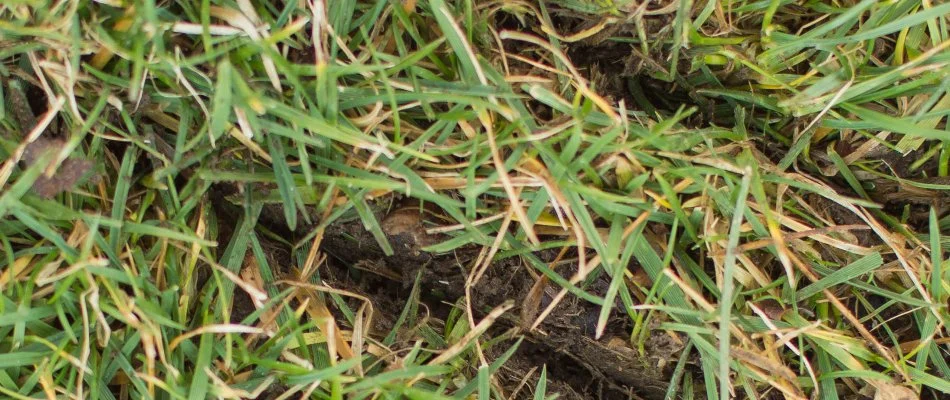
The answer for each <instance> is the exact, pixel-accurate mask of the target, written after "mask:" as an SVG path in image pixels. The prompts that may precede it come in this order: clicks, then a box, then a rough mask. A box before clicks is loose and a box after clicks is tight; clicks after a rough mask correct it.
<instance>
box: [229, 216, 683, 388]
mask: <svg viewBox="0 0 950 400" xmlns="http://www.w3.org/2000/svg"><path fill="white" fill-rule="evenodd" d="M224 208H225V209H230V210H231V211H230V212H227V213H226V214H231V213H233V212H235V211H237V210H235V207H234V206H233V205H232V206H225V207H224ZM376 213H377V219H378V220H379V221H381V226H382V227H383V229H384V231H385V233H386V237H387V239H388V240H389V242H390V244H391V245H392V247H393V249H394V254H393V255H391V256H386V255H385V254H384V252H383V250H382V249H381V248H380V246H379V245H378V244H377V242H376V240H375V239H374V237H373V235H372V234H371V233H370V232H368V231H367V230H366V229H365V228H364V226H363V224H362V222H361V221H359V220H358V219H355V220H349V221H343V222H338V223H335V224H332V225H330V226H329V227H328V228H327V229H326V231H325V237H324V239H323V241H322V245H321V251H323V252H324V253H325V254H326V255H327V256H328V258H327V262H326V263H325V264H324V265H321V266H320V271H319V273H320V276H321V279H322V280H323V281H324V282H325V283H326V284H328V285H330V286H332V287H335V288H338V289H344V290H348V291H352V292H356V293H359V294H361V295H364V296H366V297H368V298H369V299H370V300H372V302H373V305H374V307H375V309H376V312H375V313H374V317H373V318H374V321H375V323H374V327H373V328H374V329H375V331H374V332H370V335H371V336H374V337H383V336H385V335H387V334H388V333H389V332H390V331H391V330H392V328H393V326H394V323H395V320H396V318H397V317H398V316H399V315H400V313H401V312H402V311H403V309H404V308H405V307H406V305H407V302H408V301H410V300H409V299H410V297H411V296H410V292H411V291H412V289H413V285H414V284H416V282H417V280H418V285H420V286H419V301H420V305H421V306H422V307H420V309H422V310H425V313H427V314H428V318H427V319H426V323H428V324H430V326H435V327H437V329H440V328H439V327H442V326H444V324H445V321H446V320H447V319H448V318H449V315H450V313H451V311H452V309H453V308H455V307H459V305H460V304H462V303H461V302H460V299H462V298H463V297H464V296H465V292H464V287H465V281H466V277H467V276H468V274H469V270H470V268H471V265H472V264H473V263H474V261H475V259H476V257H477V255H478V251H479V250H480V249H479V248H475V247H466V248H461V249H458V250H456V251H454V252H452V253H448V254H434V253H428V252H426V251H422V250H421V247H422V246H425V245H429V244H433V243H436V242H437V241H439V240H443V239H445V238H443V237H438V236H433V235H428V234H426V233H425V229H424V227H425V225H427V224H428V222H427V221H426V220H427V219H429V220H431V219H432V217H431V215H429V214H427V213H425V212H424V211H420V210H419V207H418V206H403V207H400V206H399V205H398V204H397V205H396V206H394V207H380V208H379V209H378V210H377V211H376ZM221 217H222V218H231V216H229V215H222V216H221ZM282 219H283V216H282V214H281V213H276V212H266V210H265V212H262V214H261V217H260V221H259V224H260V225H262V226H264V227H266V228H267V229H271V230H275V231H284V230H286V227H285V225H284V224H283V222H282ZM307 229H308V227H299V228H298V230H297V232H290V234H291V236H287V237H288V238H290V237H292V236H295V235H302V234H304V233H305V232H306V231H307ZM258 237H259V239H261V240H262V241H265V243H264V245H265V246H266V247H271V248H273V249H274V250H278V252H279V253H282V254H281V255H280V257H281V258H284V257H287V258H288V260H287V261H288V262H284V263H280V264H282V265H291V263H290V262H289V261H290V260H289V252H287V251H284V250H285V249H279V248H280V247H285V246H281V245H279V244H276V243H274V242H272V241H268V240H267V239H266V238H264V237H263V235H259V236H258ZM536 255H537V256H538V257H539V258H541V259H542V260H545V261H552V260H554V258H555V257H556V255H557V254H556V252H552V251H545V252H538V253H536ZM572 268H574V266H572V265H562V266H560V267H559V269H558V272H559V273H560V274H561V275H562V276H570V274H572V273H573V272H574V271H572V270H571V269H572ZM631 268H638V267H637V266H636V265H631ZM529 269H530V267H528V266H525V265H522V263H521V261H520V259H519V258H517V257H512V258H506V259H501V260H497V261H496V262H494V263H493V264H492V265H491V266H490V267H489V268H488V270H487V272H486V273H485V275H484V276H483V277H482V278H481V279H480V281H479V282H478V283H477V284H476V285H475V286H474V287H473V288H472V289H471V298H470V299H471V303H472V309H473V311H474V313H475V320H476V321H479V320H481V318H483V317H484V316H485V314H487V312H488V311H489V310H491V309H492V308H493V307H496V306H498V305H500V304H502V303H505V302H506V301H513V302H514V304H515V305H516V306H515V308H514V309H512V310H510V311H508V312H506V313H505V314H504V315H503V316H502V317H501V318H500V319H498V320H497V321H495V324H494V325H493V326H492V328H491V329H490V330H489V332H488V333H487V335H486V337H494V338H502V337H504V338H507V339H504V340H501V341H500V342H498V343H495V344H494V345H493V346H491V347H488V348H486V349H485V354H486V356H487V357H489V358H490V360H489V361H491V360H493V359H495V358H496V357H498V356H500V355H501V354H502V353H504V352H505V351H506V350H507V349H508V348H509V347H510V346H511V345H512V344H514V343H515V341H516V340H517V339H518V338H523V339H524V340H523V341H522V343H521V344H520V346H519V347H518V349H517V351H516V352H515V353H514V355H513V356H512V357H511V358H510V359H509V361H508V362H507V363H505V364H504V367H503V368H502V369H501V370H500V371H499V372H498V374H497V375H496V378H497V379H498V381H499V383H501V384H502V386H503V388H504V390H505V391H506V393H507V394H508V395H511V394H515V397H514V398H519V399H520V398H525V399H527V398H533V391H534V388H535V387H536V384H537V379H538V376H539V374H540V371H541V368H542V367H546V370H547V378H548V379H547V381H548V383H547V385H548V392H549V393H554V392H556V393H559V394H560V395H561V397H560V398H564V399H592V398H598V399H660V398H663V397H664V395H665V393H666V390H667V382H668V381H669V378H670V373H671V372H672V365H673V362H671V361H672V360H673V358H675V357H678V356H679V351H680V350H681V347H682V346H679V345H678V342H677V341H676V340H673V339H672V338H671V337H670V336H668V334H666V333H664V332H660V331H656V332H653V333H652V334H651V336H650V337H649V338H648V340H647V341H646V349H645V350H646V351H645V353H644V354H640V353H639V352H638V351H636V350H635V349H633V348H630V347H629V344H628V343H629V335H630V331H631V329H632V327H631V326H630V319H629V317H627V316H626V315H625V314H621V313H620V307H619V301H618V303H617V304H615V305H614V310H613V311H612V313H611V318H610V319H609V320H608V324H607V328H606V331H605V334H604V335H603V337H602V338H601V339H595V338H594V330H595V326H596V321H597V317H598V314H599V312H600V306H598V305H595V304H591V303H588V302H586V301H583V300H579V299H577V298H575V297H573V296H571V295H568V296H567V297H565V299H564V300H563V301H562V302H561V303H560V304H559V305H558V306H557V307H556V308H555V309H554V311H553V312H552V313H551V315H550V316H549V317H548V318H547V319H546V320H545V321H544V322H543V323H542V324H541V325H540V326H539V327H538V329H536V330H535V331H532V332H527V331H526V330H525V329H524V328H523V327H524V326H527V325H530V323H531V321H523V320H522V317H521V315H522V313H523V312H525V311H526V310H524V309H523V307H526V306H525V304H531V302H530V301H527V300H526V299H527V298H528V297H529V293H531V289H532V287H534V286H535V284H536V282H537V281H536V278H535V276H533V274H532V273H529ZM607 279H608V278H607V277H606V276H604V277H599V278H597V279H596V280H594V281H593V282H592V283H591V284H590V285H589V286H588V287H587V288H586V290H587V291H588V292H591V293H593V294H597V295H603V294H604V293H605V291H606V289H607V287H608V284H609V281H608V280H607ZM557 290H558V288H557V286H556V285H553V284H548V285H546V287H543V291H542V293H543V294H542V295H541V296H540V304H537V306H538V307H539V308H540V309H543V308H544V307H546V306H547V305H548V304H550V301H551V299H552V297H553V295H555V294H556V293H557ZM354 304H355V303H354ZM527 307H530V306H527ZM253 309H254V308H253V304H251V302H250V299H249V298H247V296H246V295H243V293H242V292H241V291H240V290H236V291H235V300H234V304H233V306H232V310H233V313H232V320H234V321H239V320H240V319H243V318H245V317H246V316H247V315H249V314H250V313H251V312H252V311H253ZM531 311H534V313H536V309H533V310H528V312H527V314H528V315H530V316H531V319H532V321H533V318H534V313H532V312H531ZM338 323H339V324H340V325H341V326H347V322H346V321H345V320H343V319H342V318H341V319H340V320H339V321H338ZM414 333H415V330H413V329H412V327H404V328H403V329H402V330H401V331H399V335H398V337H399V338H400V342H405V343H410V342H412V341H415V340H418V339H419V337H417V336H416V335H414ZM485 340H486V338H485V337H483V338H482V341H483V342H484V341H485ZM399 344H400V343H397V344H396V345H395V346H397V347H398V346H399ZM663 365H666V366H665V367H662V366H663ZM525 377H529V378H528V380H527V382H523V381H524V379H525ZM519 386H520V387H521V388H520V390H518V391H517V393H515V388H518V387H519ZM697 395H700V393H697ZM700 398H701V396H700Z"/></svg>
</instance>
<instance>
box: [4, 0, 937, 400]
mask: <svg viewBox="0 0 950 400" xmlns="http://www.w3.org/2000/svg"><path fill="white" fill-rule="evenodd" d="M133 3H134V4H133ZM948 14H950V4H944V3H939V2H917V1H905V0H897V1H891V2H878V1H874V0H865V1H860V2H845V3H841V2H795V1H736V2H720V1H708V2H698V1H697V2H694V1H688V0H684V1H678V2H670V3H657V4H652V3H646V2H644V3H637V2H620V1H618V2H614V3H611V2H609V1H590V2H582V1H562V2H527V1H510V2H509V1H506V2H472V1H458V2H445V1H443V0H431V1H426V2H418V3H417V2H415V1H402V2H398V1H355V0H348V1H327V2H324V1H321V0H314V1H309V2H297V1H286V2H256V1H254V2H252V1H249V0H238V1H223V2H210V1H189V0H173V1H164V2H157V3H156V2H153V1H143V2H132V3H129V2H122V1H102V2H47V1H43V0H37V1H31V0H23V1H13V2H5V3H4V4H3V5H0V60H2V64H0V76H2V77H3V81H4V85H2V89H0V90H2V94H3V99H4V101H2V102H0V103H2V104H3V107H4V108H3V109H2V112H0V116H2V120H3V122H2V128H0V129H2V130H3V135H2V139H0V143H2V146H0V154H2V155H3V159H4V160H5V161H4V163H3V165H2V169H0V188H2V194H0V245H2V248H3V251H2V253H3V257H2V258H0V266H2V273H0V296H2V299H0V392H2V393H3V396H5V397H11V398H49V397H60V396H61V397H67V396H68V397H78V398H87V397H88V398H104V399H110V398H189V399H198V398H206V397H222V398H242V397H244V398H247V397H255V396H258V395H262V394H264V393H265V392H266V393H267V394H268V395H271V396H275V397H276V396H278V395H284V396H287V397H291V398H299V397H314V398H331V399H335V398H343V397H346V398H398V397H408V398H420V399H421V398H449V397H451V398H465V397H466V396H470V395H475V396H477V397H478V398H479V399H485V398H506V397H507V396H508V395H511V394H512V393H511V389H512V388H510V387H504V385H502V384H500V383H499V382H498V381H497V380H496V379H494V374H495V373H496V371H498V370H499V369H500V368H503V364H504V362H505V359H506V358H507V357H510V356H512V354H513V352H514V350H515V348H511V349H510V350H511V351H505V350H508V349H501V350H500V351H498V352H497V353H498V354H503V356H502V357H500V358H497V359H488V358H486V357H485V354H484V351H483V346H487V347H490V346H493V345H494V344H495V343H499V342H493V341H492V338H489V337H488V336H487V335H486V334H485V332H486V331H487V329H488V327H489V326H490V325H491V324H492V322H494V321H496V319H497V318H500V317H502V316H507V315H508V314H513V312H512V311H510V309H511V308H512V305H511V304H510V303H508V302H507V301H508V300H515V301H516V303H521V302H522V301H524V299H523V298H512V299H502V298H499V299H498V301H497V304H498V307H497V308H495V309H494V310H491V312H489V310H472V309H471V304H468V307H466V306H465V305H466V302H464V301H460V302H459V303H458V304H457V306H458V311H459V312H457V313H454V314H452V315H453V316H452V318H454V319H451V320H447V321H439V322H437V323H436V322H432V321H429V322H425V321H426V320H424V319H422V318H421V317H420V316H419V315H417V314H418V313H419V310H418V306H419V304H418V302H419V299H418V293H417V290H418V287H417V288H416V289H415V290H414V291H413V295H412V296H413V297H411V299H410V301H408V302H407V308H406V310H405V311H404V313H403V314H402V315H399V316H398V321H397V323H396V326H395V328H394V329H393V330H392V331H391V332H382V333H380V332H374V331H373V329H372V327H373V325H372V320H373V316H374V305H373V304H372V302H371V301H370V300H369V299H367V298H366V297H364V296H363V295H362V294H360V293H354V292H349V291H345V290H340V289H333V288H330V287H328V286H327V285H326V284H324V282H322V281H321V279H320V278H319V276H320V275H319V272H318V271H319V269H320V267H321V265H322V261H323V256H322V255H321V254H320V252H319V245H320V243H321V240H322V238H323V233H324V231H325V229H327V228H328V227H329V226H331V225H332V224H333V223H335V222H338V221H339V220H340V219H341V218H359V219H361V220H362V223H363V224H364V225H365V226H366V227H367V229H368V230H369V231H370V233H371V234H372V235H373V236H374V237H375V238H376V239H377V241H378V242H379V245H380V247H381V248H382V249H383V250H384V251H387V252H389V253H391V252H393V251H394V250H393V248H392V246H391V245H390V244H389V243H388V241H387V236H386V234H385V233H384V232H383V230H382V228H381V225H380V223H379V221H377V220H376V217H375V215H376V214H375V213H374V212H373V211H374V209H375V208H377V207H380V204H379V203H383V202H385V200H386V199H388V198H389V197H391V196H392V195H394V194H398V195H402V196H406V197H411V198H415V199H419V200H422V201H424V202H425V203H427V204H430V205H432V206H434V209H437V210H438V213H439V214H440V217H441V221H440V224H441V225H443V226H444V227H449V226H451V225H455V227H453V228H451V229H450V228H444V229H441V230H440V232H446V233H448V234H449V235H450V238H449V239H448V240H446V241H443V242H441V243H439V244H435V245H432V246H430V247H429V248H428V250H430V251H432V252H438V253H444V252H451V251H453V250H455V249H458V248H461V247H463V246H467V245H471V244H476V245H479V246H483V247H484V249H485V251H484V252H483V254H482V255H483V257H481V258H480V259H478V260H477V262H476V263H475V264H474V265H465V266H464V267H465V268H466V270H468V271H471V275H470V279H469V283H470V284H472V285H473V284H474V281H476V280H478V278H479V277H480V276H481V272H480V271H484V270H485V269H486V268H490V265H491V262H492V260H494V259H500V258H506V257H519V258H520V259H521V261H522V264H523V265H524V268H532V269H534V270H535V275H536V276H538V277H544V278H539V279H547V280H548V281H549V282H551V284H553V285H555V287H556V288H557V290H558V291H559V293H558V294H557V295H556V296H554V300H553V301H552V302H550V304H549V305H546V307H543V308H541V309H538V310H535V312H534V313H527V315H526V314H525V313H522V317H530V320H526V321H522V325H523V326H524V327H526V328H535V327H537V326H538V325H539V324H540V323H541V322H542V321H543V320H544V319H545V318H546V317H547V316H548V315H549V314H550V313H552V312H554V310H555V308H556V306H557V304H558V303H559V302H560V301H563V299H567V298H570V297H579V298H582V299H584V300H585V301H589V302H592V303H594V304H598V305H601V306H602V309H603V311H602V312H601V313H600V314H599V318H598V320H597V324H596V330H597V335H598V336H599V335H600V334H601V333H602V332H603V331H604V329H605V327H606V325H607V323H608V318H609V317H610V315H611V312H613V313H615V314H616V313H617V310H615V309H614V305H615V304H621V305H622V307H621V311H620V313H622V314H626V315H628V316H629V317H630V318H631V320H632V321H634V323H633V329H632V331H631V332H630V336H629V338H627V339H628V340H626V345H627V346H629V347H630V348H632V349H636V350H638V351H643V352H649V350H650V349H649V348H646V347H645V345H644V343H645V340H646V338H647V336H648V334H649V331H650V330H651V329H659V330H663V331H664V332H665V333H666V334H667V335H669V336H671V337H672V338H674V340H676V341H679V342H682V343H683V344H684V346H685V349H686V350H684V351H685V353H682V354H675V355H671V356H670V362H671V363H672V365H671V366H670V367H669V369H671V371H672V372H673V373H671V374H670V376H672V380H671V382H670V383H671V385H670V389H669V393H670V395H669V397H676V396H682V397H683V398H693V397H692V396H706V397H707V398H731V397H743V396H744V397H748V398H759V397H761V396H764V395H765V394H766V393H767V392H770V391H777V392H780V393H782V394H784V395H785V396H786V397H788V398H808V397H812V396H817V397H818V398H822V399H832V398H855V396H856V395H857V394H858V393H863V394H873V393H874V392H875V391H878V392H879V393H882V394H883V393H906V392H907V391H913V392H914V393H921V394H922V395H923V396H924V397H928V396H929V397H936V396H937V395H938V394H939V393H947V392H950V384H948V383H947V382H948V378H950V366H948V365H947V361H946V360H947V358H948V357H947V353H948V347H947V343H948V341H947V339H946V334H947V330H946V326H945V323H946V320H947V318H948V312H947V301H948V293H950V287H948V284H947V282H950V278H948V277H950V273H948V272H947V270H948V268H946V261H947V260H946V259H945V258H944V256H945V254H944V252H943V251H942V248H943V247H945V246H946V237H945V236H944V234H943V232H945V231H946V230H947V226H948V224H950V221H948V217H947V215H948V214H947V212H946V211H947V207H948V204H947V200H946V198H947V197H946V190H947V189H948V188H950V178H947V174H948V168H950V167H948V164H950V162H948V161H950V145H948V143H950V132H948V130H947V126H948V125H947V122H946V120H947V117H946V116H947V114H948V110H950V95H948V93H947V90H948V88H950V78H948V76H950V75H948V72H950V52H948V51H947V47H948V46H950V31H948V27H947V24H948V22H950V21H948V19H947V15H948ZM584 49H587V50H586V51H585V52H582V51H584ZM591 57H593V59H591ZM618 65H620V66H621V69H622V70H623V71H622V74H617V72H616V68H617V66H618ZM621 75H622V76H621ZM618 82H620V84H619V85H618ZM644 84H650V85H653V86H649V87H646V88H645V87H644V86H643V85H644ZM660 90H666V91H668V92H667V93H662V92H659V91H660ZM21 98H27V99H28V100H30V101H32V102H33V103H34V104H33V108H34V111H38V112H40V115H36V116H32V115H31V116H30V117H35V119H34V120H27V119H24V118H23V116H24V113H23V112H22V110H23V109H25V108H28V107H24V104H23V101H22V100H18V99H21ZM671 105H672V106H671ZM44 112H45V114H44ZM25 124H32V125H33V126H24V125H25ZM36 124H39V125H36ZM44 128H45V129H44ZM37 137H50V138H52V137H58V138H61V140H59V141H54V142H51V143H52V144H49V145H47V146H46V148H50V149H53V150H56V151H54V152H49V153H47V154H46V156H45V157H41V158H37V159H36V160H33V162H21V161H27V160H28V158H25V156H24V154H32V153H29V151H38V150H31V149H32V148H30V147H29V143H30V142H31V141H33V140H34V139H36V138H37ZM41 150H42V149H41ZM70 159H79V160H89V161H91V162H92V163H93V164H94V167H92V172H91V173H89V174H85V175H84V176H82V177H81V178H79V179H76V178H74V179H69V182H65V183H63V186H64V187H63V189H67V190H64V191H63V193H59V194H57V195H55V196H53V197H52V198H44V197H41V196H39V195H38V194H41V193H37V191H34V190H31V188H34V187H36V184H37V182H41V183H42V182H45V181H44V179H45V180H49V179H51V178H50V177H51V176H55V174H64V173H66V172H69V171H65V169H64V168H63V166H67V165H69V163H68V162H67V160H70ZM57 168H59V169H60V171H58V172H57ZM44 174H45V175H44ZM60 176H62V175H60ZM72 181H77V182H75V183H77V185H76V186H75V187H73V186H72V185H71V184H72V183H74V182H72ZM67 184H68V185H67ZM221 187H226V188H230V189H229V190H224V189H221ZM266 204H279V205H280V206H281V209H282V211H283V216H284V220H285V222H286V225H287V227H288V228H289V230H291V231H294V230H296V231H298V232H301V235H299V237H294V238H288V237H284V236H282V235H281V234H279V233H275V232H273V231H272V230H271V229H270V228H269V227H267V226H264V225H262V224H260V223H259V219H260V215H261V212H262V211H261V210H262V207H264V206H265V205H266ZM225 206H228V207H233V208H236V209H239V210H241V211H240V212H239V214H240V215H239V217H238V218H236V219H234V220H232V219H229V218H226V219H222V215H226V214H223V213H222V212H221V210H219V209H218V208H221V207H225ZM222 239H224V240H222ZM266 243H279V244H281V245H282V246H283V251H286V252H287V253H289V256H288V257H277V256H274V252H273V250H272V249H269V248H267V245H266ZM564 247H566V248H568V249H576V251H570V252H567V253H564V254H568V253H569V254H573V255H574V257H576V261H575V265H576V268H575V269H574V271H575V272H574V273H572V274H568V275H564V276H562V275H561V273H559V272H558V271H557V270H556V269H555V268H554V266H553V265H548V264H547V263H546V262H545V261H543V260H541V259H540V258H538V257H537V256H536V255H535V254H533V253H532V252H531V251H532V250H538V249H541V248H555V249H560V248H564ZM643 273H645V276H644V274H643ZM605 274H606V276H608V277H609V278H610V279H609V281H610V285H609V289H607V290H606V292H605V293H594V292H593V291H592V290H591V289H590V288H589V284H590V283H591V282H592V281H593V280H594V279H595V278H596V277H599V276H604V275H605ZM236 292H238V293H239V292H244V293H246V294H247V295H248V296H249V297H250V298H251V299H252V301H253V310H254V311H253V312H251V313H250V314H249V315H247V316H246V317H243V319H242V320H235V319H234V318H233V316H234V315H236V314H235V312H234V309H235V307H236V306H235V304H234V302H235V300H234V299H235V293H236ZM556 292H557V291H556ZM539 293H540V292H539ZM518 295H519V296H525V295H528V294H518ZM349 299H355V300H356V303H359V304H361V306H360V307H359V308H358V309H354V308H353V307H352V304H354V302H352V301H347V300H349ZM612 310H613V311H612ZM420 320H422V321H423V322H421V323H420ZM410 328H411V329H410ZM407 331H409V332H411V336H410V337H408V338H407V337H399V338H397V336H404V334H405V332H407ZM693 355H698V356H699V357H698V358H697V357H693ZM697 363H698V364H699V365H696V364H697ZM697 366H698V367H699V368H696V367H697ZM538 374H539V376H540V378H538V377H525V379H526V382H527V381H529V380H530V382H532V384H531V385H528V387H529V388H530V389H529V388H524V389H521V392H519V393H520V395H521V396H529V397H534V398H544V396H545V388H546V386H548V385H547V382H546V379H545V376H546V372H545V371H544V370H542V371H539V372H538ZM535 382H536V383H535ZM692 388H698V389H697V390H695V391H693V390H692ZM529 392H533V393H534V394H530V393H529ZM526 393H529V394H527V395H526ZM285 398H286V397H285Z"/></svg>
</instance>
